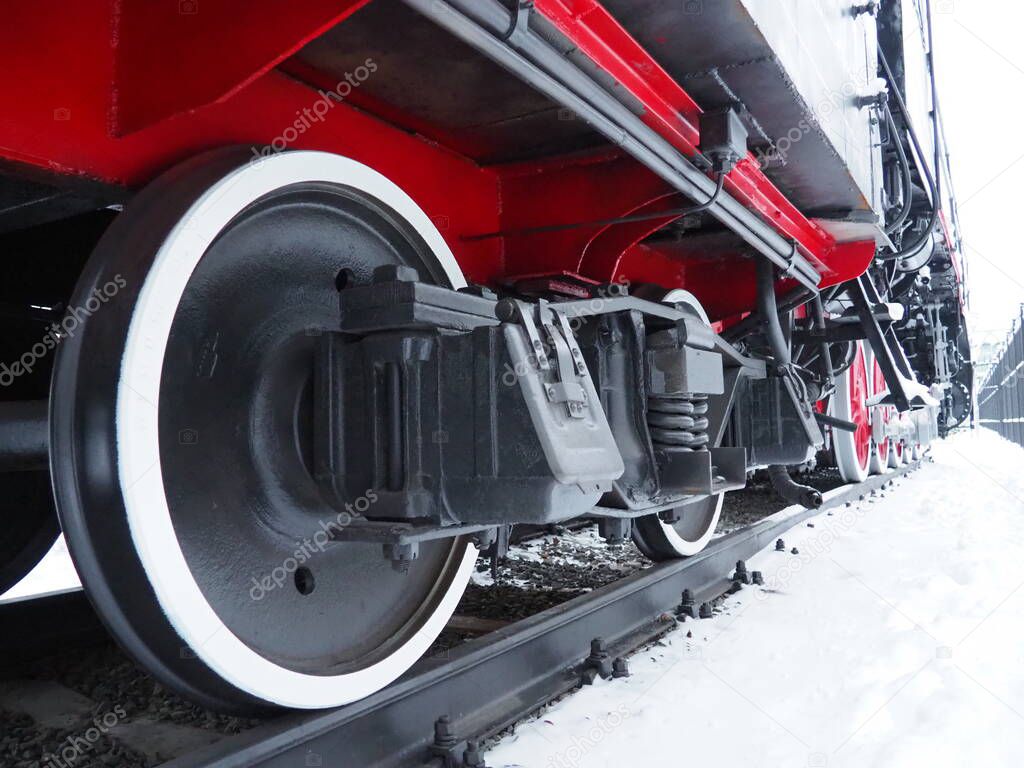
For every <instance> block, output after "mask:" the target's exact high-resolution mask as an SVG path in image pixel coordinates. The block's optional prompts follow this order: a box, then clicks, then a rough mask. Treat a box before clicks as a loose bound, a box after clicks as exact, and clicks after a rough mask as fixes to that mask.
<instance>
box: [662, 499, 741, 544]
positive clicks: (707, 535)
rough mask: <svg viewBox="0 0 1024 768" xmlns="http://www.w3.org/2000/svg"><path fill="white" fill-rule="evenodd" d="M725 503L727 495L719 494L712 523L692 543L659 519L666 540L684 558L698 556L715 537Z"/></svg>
mask: <svg viewBox="0 0 1024 768" xmlns="http://www.w3.org/2000/svg"><path fill="white" fill-rule="evenodd" d="M724 502H725V494H724V493H720V494H718V501H716V502H715V512H714V514H713V515H712V516H711V522H710V523H709V524H708V527H707V529H706V530H705V531H704V532H703V533H701V535H700V537H699V538H697V539H694V540H692V541H691V540H688V539H684V538H683V537H682V536H680V535H679V532H678V531H677V530H676V529H675V528H673V527H672V526H671V525H669V524H668V523H666V522H665V521H664V520H662V519H661V518H660V517H659V518H658V522H659V523H661V527H662V529H663V530H664V531H665V540H666V541H667V542H668V543H669V545H670V546H671V547H672V548H673V549H675V550H676V552H678V553H679V554H680V555H681V556H682V557H690V556H692V555H696V554H697V553H698V552H700V551H701V550H702V549H704V547H706V546H707V545H708V542H710V541H711V537H712V536H714V535H715V529H716V528H717V527H718V518H719V517H721V516H722V504H723V503H724Z"/></svg>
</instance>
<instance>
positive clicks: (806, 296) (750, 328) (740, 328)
mask: <svg viewBox="0 0 1024 768" xmlns="http://www.w3.org/2000/svg"><path fill="white" fill-rule="evenodd" d="M813 295H814V294H813V293H811V292H810V291H809V290H807V289H806V288H804V287H800V288H794V289H793V290H792V291H790V292H789V293H788V294H786V295H785V296H784V297H783V298H782V301H779V302H778V305H779V311H780V312H790V311H792V310H794V309H796V308H797V307H799V306H801V305H803V304H806V303H807V302H808V301H810V299H811V297H812V296H813ZM760 327H761V314H760V313H759V312H752V313H751V314H749V315H747V316H746V317H745V318H743V319H742V320H740V321H739V322H738V323H736V325H732V326H730V327H728V328H726V329H725V330H724V331H723V332H722V334H721V336H722V338H723V339H725V340H726V341H728V342H729V343H731V344H735V343H736V342H739V341H742V340H743V339H745V338H746V337H747V336H749V335H750V334H752V333H754V332H755V331H757V330H758V329H760Z"/></svg>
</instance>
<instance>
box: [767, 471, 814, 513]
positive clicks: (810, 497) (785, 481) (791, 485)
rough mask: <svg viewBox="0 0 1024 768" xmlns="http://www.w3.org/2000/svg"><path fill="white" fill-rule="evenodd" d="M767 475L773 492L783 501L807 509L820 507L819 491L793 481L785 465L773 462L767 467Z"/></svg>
mask: <svg viewBox="0 0 1024 768" xmlns="http://www.w3.org/2000/svg"><path fill="white" fill-rule="evenodd" d="M768 477H769V478H771V481H772V487H773V488H774V489H775V492H776V493H777V494H779V496H781V497H782V498H783V499H784V500H785V501H788V502H789V503H791V504H799V505H800V506H802V507H806V508H807V509H818V508H820V507H821V505H822V502H823V499H822V498H821V492H820V491H819V490H818V489H817V488H812V487H811V486H809V485H800V484H799V483H795V482H793V478H791V477H790V476H789V469H787V468H786V467H784V466H782V465H780V464H773V465H772V466H770V467H768Z"/></svg>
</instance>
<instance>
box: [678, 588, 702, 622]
mask: <svg viewBox="0 0 1024 768" xmlns="http://www.w3.org/2000/svg"><path fill="white" fill-rule="evenodd" d="M676 616H679V617H684V616H685V617H689V618H691V619H696V618H697V603H696V601H695V600H694V599H693V592H691V591H690V590H688V589H684V590H683V594H682V596H681V598H680V600H679V605H678V606H677V607H676Z"/></svg>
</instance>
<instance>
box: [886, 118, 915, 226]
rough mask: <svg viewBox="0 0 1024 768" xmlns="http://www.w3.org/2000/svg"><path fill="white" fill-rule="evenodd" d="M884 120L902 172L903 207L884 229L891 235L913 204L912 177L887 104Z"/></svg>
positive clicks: (908, 160) (900, 224)
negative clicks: (887, 125)
mask: <svg viewBox="0 0 1024 768" xmlns="http://www.w3.org/2000/svg"><path fill="white" fill-rule="evenodd" d="M885 120H886V122H887V123H888V124H889V135H890V136H891V137H892V141H893V144H895V145H896V156H897V158H898V159H899V163H900V170H901V171H903V207H902V208H900V215H899V216H897V217H896V219H895V220H894V221H893V222H892V223H891V224H890V225H889V226H887V227H886V228H885V234H887V235H891V234H892V233H893V232H895V231H896V230H897V229H899V228H900V227H902V226H903V222H905V221H906V220H907V216H909V215H910V209H911V207H913V204H914V177H913V175H912V174H911V172H910V159H909V158H908V157H907V152H906V150H905V149H903V137H901V136H900V135H899V128H898V127H897V126H896V121H895V120H893V119H892V110H891V109H889V105H888V104H886V105H885Z"/></svg>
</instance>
